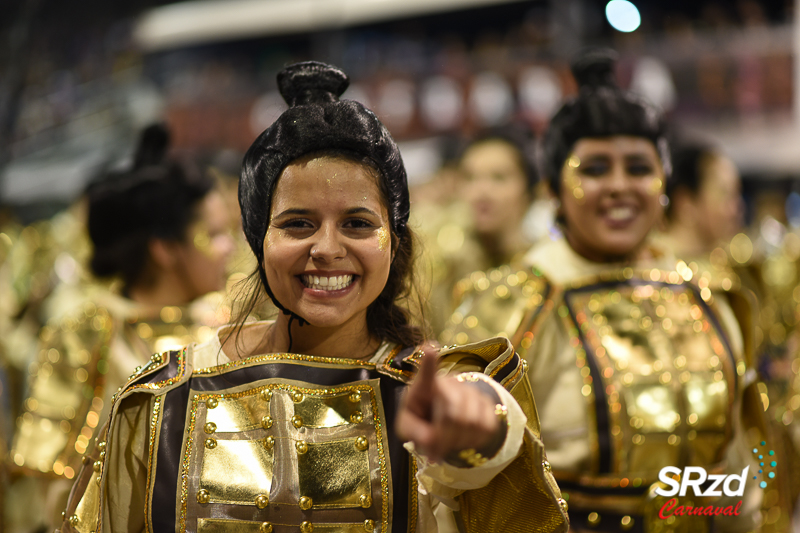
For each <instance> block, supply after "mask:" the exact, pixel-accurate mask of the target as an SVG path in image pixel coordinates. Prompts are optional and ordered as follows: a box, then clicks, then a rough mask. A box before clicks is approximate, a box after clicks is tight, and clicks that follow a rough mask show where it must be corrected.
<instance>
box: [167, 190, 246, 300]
mask: <svg viewBox="0 0 800 533" xmlns="http://www.w3.org/2000/svg"><path fill="white" fill-rule="evenodd" d="M197 211H198V216H197V220H195V221H194V222H193V223H192V224H191V225H190V226H189V229H188V231H187V232H186V235H187V239H186V242H185V243H183V244H182V245H181V250H182V253H181V254H180V258H181V261H182V262H183V265H182V267H181V268H182V273H183V278H184V280H185V283H186V287H187V291H188V292H189V293H190V299H195V298H199V297H200V296H202V295H204V294H206V293H209V292H212V291H218V290H222V289H223V288H224V287H225V281H226V266H227V263H228V260H229V259H230V257H231V254H232V253H233V249H234V243H233V237H232V236H231V234H230V222H229V213H228V209H227V206H226V205H225V200H224V199H223V198H222V195H221V194H220V193H218V192H216V191H212V192H210V193H209V194H207V195H206V196H205V198H203V200H202V201H201V202H200V204H199V205H198V206H197Z"/></svg>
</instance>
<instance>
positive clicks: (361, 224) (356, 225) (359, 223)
mask: <svg viewBox="0 0 800 533" xmlns="http://www.w3.org/2000/svg"><path fill="white" fill-rule="evenodd" d="M374 226H375V225H374V224H372V223H371V222H370V221H368V220H364V219H363V218H352V219H350V220H348V221H346V222H345V223H344V227H345V228H353V229H362V228H372V227H374Z"/></svg>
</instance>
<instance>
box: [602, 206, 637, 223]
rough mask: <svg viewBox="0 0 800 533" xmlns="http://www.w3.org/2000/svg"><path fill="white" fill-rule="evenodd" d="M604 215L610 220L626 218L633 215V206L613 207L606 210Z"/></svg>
mask: <svg viewBox="0 0 800 533" xmlns="http://www.w3.org/2000/svg"><path fill="white" fill-rule="evenodd" d="M606 215H607V216H608V218H610V219H611V220H615V221H617V220H627V219H629V218H632V217H633V208H631V207H613V208H611V209H609V210H608V211H606Z"/></svg>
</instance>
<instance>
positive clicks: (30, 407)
mask: <svg viewBox="0 0 800 533" xmlns="http://www.w3.org/2000/svg"><path fill="white" fill-rule="evenodd" d="M85 290H86V295H85V297H86V300H85V302H84V303H83V304H82V305H79V306H78V307H77V309H76V310H74V311H73V312H72V313H69V314H68V315H67V316H66V317H65V318H63V319H61V320H53V321H51V322H50V323H48V324H47V325H46V326H45V327H44V328H43V329H42V332H41V334H40V339H39V340H40V344H39V354H38V360H37V361H36V362H35V363H32V364H31V366H30V368H29V372H30V376H31V379H30V391H29V394H28V396H27V399H26V400H25V402H24V405H23V413H22V415H21V416H20V417H19V418H18V420H17V427H16V434H15V436H14V440H13V444H12V447H11V451H10V453H9V459H10V463H11V469H12V475H13V476H14V477H15V478H16V480H15V481H14V484H13V487H12V493H11V494H10V495H9V498H8V504H7V506H6V508H7V515H8V521H9V529H10V530H11V531H30V530H32V529H33V528H34V527H35V526H37V525H38V524H42V523H43V524H46V525H47V526H48V527H55V525H56V524H57V523H58V522H60V514H61V511H63V508H64V505H65V502H66V497H67V493H68V491H69V487H70V486H71V485H72V483H73V481H74V478H75V476H76V474H77V473H78V471H79V469H80V467H81V464H82V463H81V458H82V455H83V454H84V453H85V452H86V450H87V446H88V445H89V442H90V441H91V439H92V436H93V435H94V433H95V432H96V430H97V428H98V427H99V426H102V421H104V420H105V419H107V417H108V415H109V413H110V407H111V398H112V395H113V394H114V393H115V392H116V391H117V389H118V388H119V387H120V386H122V385H123V384H124V383H125V382H126V381H127V378H128V376H129V374H130V372H131V371H132V370H133V369H134V368H135V367H137V366H141V365H144V364H146V363H147V362H148V361H149V360H150V356H151V355H152V354H153V353H154V352H156V351H163V350H166V349H169V348H175V347H179V346H182V345H184V344H186V343H187V342H192V341H193V340H199V339H204V338H208V337H209V336H210V335H211V334H212V333H213V330H212V329H211V328H210V327H209V326H203V325H199V324H198V322H197V316H193V315H195V314H196V313H197V312H198V311H197V308H185V307H164V308H145V307H144V306H141V305H138V304H136V303H135V302H133V301H131V300H128V299H126V298H123V297H121V296H118V295H116V294H115V293H112V292H110V291H107V290H105V289H103V288H100V287H97V286H95V287H91V288H87V289H85ZM212 325H213V323H212ZM33 508H36V509H38V512H37V513H31V512H30V509H33Z"/></svg>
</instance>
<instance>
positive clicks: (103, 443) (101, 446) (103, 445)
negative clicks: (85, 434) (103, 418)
mask: <svg viewBox="0 0 800 533" xmlns="http://www.w3.org/2000/svg"><path fill="white" fill-rule="evenodd" d="M97 449H98V450H100V451H101V452H102V451H103V450H105V449H106V441H104V440H101V441H100V442H98V443H97Z"/></svg>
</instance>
